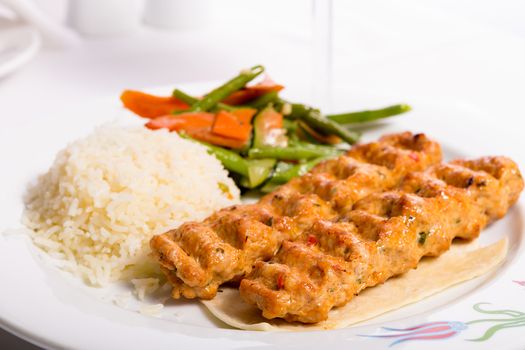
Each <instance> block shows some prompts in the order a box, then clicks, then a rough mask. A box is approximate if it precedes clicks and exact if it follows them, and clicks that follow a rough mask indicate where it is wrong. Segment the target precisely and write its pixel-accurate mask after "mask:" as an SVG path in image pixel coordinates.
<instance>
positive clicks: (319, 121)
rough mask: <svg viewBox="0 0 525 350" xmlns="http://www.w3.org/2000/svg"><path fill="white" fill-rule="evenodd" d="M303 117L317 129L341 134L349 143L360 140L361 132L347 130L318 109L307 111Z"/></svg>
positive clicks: (337, 134) (329, 133)
mask: <svg viewBox="0 0 525 350" xmlns="http://www.w3.org/2000/svg"><path fill="white" fill-rule="evenodd" d="M301 119H302V120H304V122H305V123H307V124H308V125H310V126H311V127H313V128H314V129H317V130H319V131H321V132H324V133H326V134H328V135H331V134H333V135H336V136H339V137H340V138H342V139H343V140H344V141H346V142H348V143H349V144H354V143H356V142H357V140H359V137H360V134H359V133H357V132H354V131H350V130H347V129H346V128H345V127H343V126H342V125H340V124H337V123H336V122H334V121H332V120H330V119H326V118H325V117H324V116H323V115H322V114H321V112H319V110H317V109H310V111H308V113H305V114H304V115H302V116H301Z"/></svg>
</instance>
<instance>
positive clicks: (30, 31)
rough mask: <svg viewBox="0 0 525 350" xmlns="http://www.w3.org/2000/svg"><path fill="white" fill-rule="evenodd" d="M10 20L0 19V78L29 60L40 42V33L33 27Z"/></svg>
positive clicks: (36, 50)
mask: <svg viewBox="0 0 525 350" xmlns="http://www.w3.org/2000/svg"><path fill="white" fill-rule="evenodd" d="M10 22H11V21H7V20H6V21H3V20H1V21H0V78H3V77H4V76H5V75H8V74H10V73H12V72H14V71H15V70H17V69H18V68H20V67H21V66H23V65H24V64H26V63H27V62H29V61H30V60H31V59H32V58H33V57H34V56H35V55H36V53H37V52H38V50H39V48H40V43H41V37H40V34H39V33H38V31H37V30H36V29H35V28H32V27H30V26H28V25H20V24H17V25H13V24H12V23H10Z"/></svg>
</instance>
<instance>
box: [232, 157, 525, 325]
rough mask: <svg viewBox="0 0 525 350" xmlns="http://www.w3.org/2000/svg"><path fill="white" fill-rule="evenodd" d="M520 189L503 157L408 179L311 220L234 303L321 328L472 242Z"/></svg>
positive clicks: (260, 266) (258, 269) (440, 167)
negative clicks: (338, 311) (379, 289)
mask: <svg viewBox="0 0 525 350" xmlns="http://www.w3.org/2000/svg"><path fill="white" fill-rule="evenodd" d="M522 189H523V179H522V177H521V175H520V172H519V169H518V167H517V165H516V164H515V163H514V162H513V161H511V160H510V159H508V158H505V157H486V158H481V159H477V160H470V161H469V160H458V161H454V162H451V163H449V164H437V165H434V166H432V167H430V168H429V169H427V170H426V171H423V172H416V173H411V174H409V175H408V176H407V177H406V178H405V179H404V181H402V183H401V184H400V186H399V187H398V188H397V189H396V190H394V191H389V192H382V193H380V192H377V193H374V194H371V195H369V196H367V197H366V198H363V199H361V200H359V201H357V202H356V203H354V205H353V208H350V207H345V208H343V209H342V210H340V211H339V213H338V215H337V216H335V217H332V218H328V219H327V218H316V219H313V220H312V221H311V225H310V226H309V227H308V228H307V229H305V230H304V231H303V232H302V234H300V235H299V236H296V237H295V238H294V239H292V240H286V241H284V242H283V243H282V245H281V248H280V249H279V251H278V253H277V254H276V255H275V257H273V258H272V259H271V260H270V261H266V262H265V261H257V262H256V263H255V268H254V269H253V271H252V272H251V273H250V274H249V275H248V276H247V278H245V279H243V280H242V281H241V285H240V293H241V296H242V298H243V299H244V300H245V301H247V302H248V303H251V304H253V305H256V306H257V307H259V308H260V309H261V310H262V312H263V316H264V317H266V318H276V317H280V318H284V319H286V320H287V321H299V322H304V323H315V322H319V321H322V320H325V319H326V318H327V316H328V312H329V311H330V309H332V308H333V307H337V306H342V305H344V304H346V303H347V302H348V301H350V300H351V299H352V298H353V297H354V296H356V295H357V294H358V293H359V292H360V291H362V290H363V289H365V288H367V287H371V286H374V285H377V284H379V283H383V282H384V281H386V280H387V279H388V278H390V277H392V276H395V275H398V274H402V273H404V272H407V271H408V270H410V269H412V268H415V267H416V266H417V264H418V262H419V260H420V259H421V258H422V257H423V256H438V255H440V254H441V253H443V252H444V251H446V250H448V249H449V247H450V244H451V242H452V240H453V239H454V238H455V237H460V238H465V239H473V238H476V237H477V236H478V235H479V233H480V230H481V229H482V228H484V227H485V226H486V225H487V224H488V223H490V222H491V221H493V220H496V219H498V218H501V217H502V216H503V215H504V214H505V213H506V212H507V210H508V209H509V207H510V206H511V205H512V204H514V203H515V202H516V201H517V199H518V197H519V194H520V192H521V191H522ZM332 204H333V203H332ZM385 297H388V296H385Z"/></svg>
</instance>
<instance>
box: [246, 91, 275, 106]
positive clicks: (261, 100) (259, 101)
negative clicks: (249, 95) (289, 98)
mask: <svg viewBox="0 0 525 350" xmlns="http://www.w3.org/2000/svg"><path fill="white" fill-rule="evenodd" d="M278 99H279V95H278V93H277V91H270V92H267V93H265V94H264V95H262V96H259V97H257V98H256V99H254V100H253V101H251V102H250V103H248V107H252V108H255V109H263V108H264V107H266V106H267V105H269V104H270V103H273V102H276V101H277V100H278Z"/></svg>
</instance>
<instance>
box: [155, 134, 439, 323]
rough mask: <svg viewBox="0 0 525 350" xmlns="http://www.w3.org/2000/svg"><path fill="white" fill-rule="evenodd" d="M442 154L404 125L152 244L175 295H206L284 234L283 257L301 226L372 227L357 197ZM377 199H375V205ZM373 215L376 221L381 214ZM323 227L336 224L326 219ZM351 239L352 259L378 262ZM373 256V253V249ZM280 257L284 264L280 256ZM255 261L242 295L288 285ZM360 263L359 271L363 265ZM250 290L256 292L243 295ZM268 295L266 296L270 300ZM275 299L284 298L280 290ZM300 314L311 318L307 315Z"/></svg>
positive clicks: (244, 270) (271, 250)
mask: <svg viewBox="0 0 525 350" xmlns="http://www.w3.org/2000/svg"><path fill="white" fill-rule="evenodd" d="M441 157H442V154H441V149H440V146H439V145H438V144H437V143H436V142H434V141H431V140H429V139H428V138H427V137H426V136H425V135H424V134H415V135H414V134H412V133H410V132H405V133H400V134H393V135H387V136H384V137H382V138H381V139H380V140H379V141H377V142H372V143H368V144H363V145H357V146H354V147H353V148H352V149H351V150H350V151H348V152H347V153H346V154H345V155H343V156H341V157H339V158H336V159H332V160H327V161H325V162H323V163H320V164H319V165H317V166H316V167H314V168H313V169H312V170H311V171H310V172H309V173H308V174H306V175H304V176H301V177H297V178H294V179H292V180H291V181H290V182H289V183H287V184H286V185H283V186H281V187H279V188H278V189H277V190H276V191H274V192H272V193H270V194H268V195H266V196H264V197H263V198H262V199H261V200H260V201H259V203H257V204H251V205H237V206H233V207H230V208H226V209H223V210H220V211H218V212H216V213H215V214H213V215H211V216H210V217H209V218H207V219H206V220H204V221H203V222H189V223H185V224H183V225H181V226H180V227H179V228H177V229H175V230H172V231H169V232H167V233H164V234H162V235H158V236H155V237H153V238H152V239H151V242H150V246H151V249H152V252H153V254H154V256H155V257H156V259H157V260H158V261H159V263H160V265H161V267H162V269H163V271H164V273H165V274H166V276H167V278H168V280H169V281H170V283H171V284H172V286H173V289H172V296H173V297H174V298H180V297H181V296H183V297H185V298H195V297H198V298H203V299H211V298H213V297H214V296H215V295H216V293H217V289H218V287H219V286H220V285H221V284H223V283H225V282H228V281H238V280H240V279H241V278H242V277H244V276H245V275H246V274H248V273H249V272H250V271H251V270H252V269H253V267H254V264H255V263H256V262H258V261H265V260H269V259H271V258H272V257H273V256H274V255H275V254H276V252H277V251H278V250H279V249H280V248H281V245H282V243H283V242H284V241H286V242H287V243H286V245H285V246H283V248H281V250H280V255H279V256H282V257H284V255H283V254H285V252H286V251H288V250H289V246H290V244H296V243H290V242H292V241H294V240H296V239H297V238H298V237H299V239H302V238H301V237H306V236H305V232H312V234H313V233H315V232H317V231H319V230H320V227H321V226H322V225H331V224H330V222H332V221H337V222H340V223H338V224H337V225H339V226H337V227H338V229H340V230H344V229H345V228H346V227H348V229H350V228H351V227H353V226H352V225H354V226H355V224H352V223H351V222H362V223H363V225H368V226H370V228H371V229H375V227H374V225H373V223H372V222H369V221H368V220H367V219H366V218H365V217H363V219H362V220H361V221H359V220H360V219H359V218H358V214H355V213H354V214H351V213H353V212H352V207H353V206H354V204H355V203H356V202H357V201H358V200H360V199H362V198H364V197H366V196H368V195H370V194H373V193H380V192H384V191H386V190H389V189H392V188H394V187H396V186H398V185H399V183H400V182H401V180H402V179H403V178H404V177H405V176H406V175H407V174H408V173H410V172H413V171H421V170H424V169H427V168H428V167H429V166H431V165H435V164H438V163H440V161H441ZM368 201H370V199H369V200H368ZM382 201H384V200H383V199H378V200H377V202H378V205H379V203H381V202H382ZM361 205H363V204H361ZM370 205H372V203H371V204H370ZM347 214H348V215H347ZM414 217H415V218H418V217H419V216H418V215H415V216H414ZM374 218H375V220H379V219H380V218H381V217H380V216H376V217H374ZM344 221H348V223H345V222H344ZM345 225H346V226H345ZM360 228H361V230H360V232H368V233H366V234H365V235H371V236H370V238H373V237H372V236H373V235H374V234H375V233H374V231H368V230H367V229H366V228H365V226H360ZM393 228H394V227H393ZM327 229H329V230H332V229H336V228H335V227H333V228H332V226H330V227H328V226H327ZM361 234H362V235H363V234H364V233H361ZM378 234H379V233H378ZM399 235H401V233H399V234H398V235H397V236H399ZM307 236H308V237H309V234H308V235H307ZM354 236H355V235H353V236H352V235H351V233H349V236H348V239H349V240H350V241H351V240H361V239H362V238H359V236H355V237H354ZM430 236H432V237H434V236H435V235H434V234H432V235H429V242H430V241H432V240H433V239H434V238H430ZM363 237H365V236H363ZM350 241H348V244H349V247H350V248H349V249H350V250H349V252H348V254H349V255H348V258H349V259H359V261H360V262H361V264H373V263H375V262H372V261H370V262H367V261H368V259H369V254H370V253H368V252H367V251H362V252H360V250H359V249H364V246H362V245H360V244H358V242H356V243H355V248H353V247H354V246H352V245H351V244H350ZM394 243H395V242H390V241H389V243H388V244H391V245H394ZM398 243H399V242H398ZM385 247H386V246H385ZM367 249H372V248H367ZM399 249H401V248H398V250H399ZM318 253H319V254H321V253H322V251H321V250H320V251H319V252H318ZM318 256H319V255H318ZM319 257H320V258H321V256H319ZM325 257H326V258H328V259H331V258H330V256H329V255H326V254H325V256H324V257H322V258H323V259H324V258H325ZM370 257H374V258H375V256H372V255H370ZM417 260H419V259H416V258H411V259H410V261H417ZM278 261H280V260H278ZM330 261H331V260H330ZM283 262H285V263H287V261H285V260H283ZM319 263H321V262H319ZM327 263H328V262H327ZM356 264H357V262H356ZM382 264H383V265H382V266H384V267H382V268H381V269H385V268H388V269H392V268H394V269H395V271H401V270H402V268H400V267H395V266H397V263H396V265H395V266H394V267H388V263H387V262H384V261H382ZM408 265H410V264H408V263H407V266H408ZM256 266H257V273H256V274H254V275H252V277H253V278H254V279H253V280H252V281H251V282H250V283H252V284H251V286H252V287H250V288H248V284H244V286H245V287H244V289H243V290H244V296H245V297H246V298H247V299H248V300H255V299H257V298H258V296H257V295H258V294H257V289H259V290H260V291H261V293H263V292H262V291H263V289H261V288H262V287H263V286H266V284H269V285H271V289H268V291H269V292H272V293H273V292H275V293H279V292H280V293H284V292H285V289H282V288H277V289H276V288H275V285H274V280H273V277H274V276H273V275H272V276H270V277H269V279H268V281H262V280H259V277H263V275H264V274H265V273H266V272H265V271H266V268H265V267H263V265H260V263H259V264H258V265H256ZM341 266H342V265H341ZM410 266H412V265H410ZM283 268H285V265H283ZM360 268H362V269H363V273H364V271H365V270H364V265H362V267H360ZM381 269H378V270H377V271H378V272H377V274H379V276H383V275H384V276H386V275H387V274H388V272H387V271H385V272H384V273H385V274H384V273H381V271H382V270H381ZM260 274H263V275H260ZM363 276H364V275H363ZM380 280H381V278H379V277H378V281H380ZM367 281H368V280H367ZM371 281H372V279H371ZM287 283H289V282H287ZM366 283H368V282H366ZM278 284H279V283H278ZM259 287H261V288H259ZM252 291H253V294H252V295H253V298H252V297H250V296H248V295H249V294H250V293H251V292H252ZM272 295H273V294H272ZM283 295H284V294H283ZM272 298H273V296H272ZM270 299H271V298H270ZM270 299H264V300H267V301H268V302H269V303H270V301H269V300H270ZM343 299H344V298H342V299H341V298H340V299H337V300H336V301H334V302H335V304H334V305H339V304H340V303H341V302H342V300H343ZM276 300H279V302H281V301H282V302H284V299H282V298H280V297H277V298H276ZM263 307H264V308H266V306H264V305H263ZM271 309H272V310H273V308H271ZM283 310H284V309H283ZM290 312H292V313H293V312H295V311H293V310H290ZM266 314H267V315H269V316H270V317H276V316H286V315H288V314H289V313H288V311H283V312H277V313H276V312H273V311H268V312H266ZM290 315H292V314H291V313H290ZM289 317H290V318H291V319H299V318H295V316H289ZM305 320H306V321H307V322H308V321H309V320H310V319H309V318H308V319H305Z"/></svg>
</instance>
